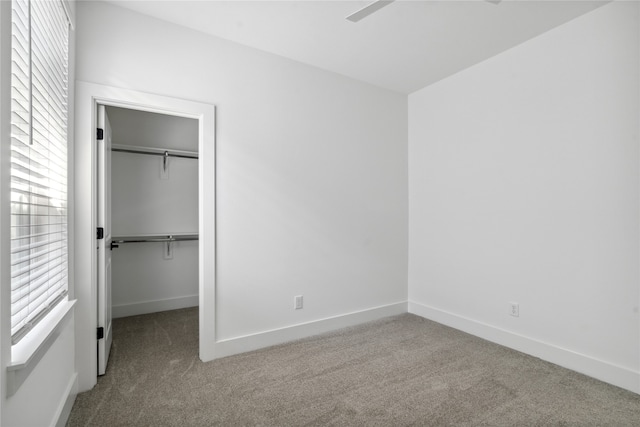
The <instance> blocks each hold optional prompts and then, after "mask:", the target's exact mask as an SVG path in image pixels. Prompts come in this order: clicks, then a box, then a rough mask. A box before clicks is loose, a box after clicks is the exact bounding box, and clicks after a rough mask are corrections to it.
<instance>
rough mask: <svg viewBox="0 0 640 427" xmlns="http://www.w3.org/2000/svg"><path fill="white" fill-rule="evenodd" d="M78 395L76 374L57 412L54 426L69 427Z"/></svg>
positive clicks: (70, 381)
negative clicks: (68, 422)
mask: <svg viewBox="0 0 640 427" xmlns="http://www.w3.org/2000/svg"><path fill="white" fill-rule="evenodd" d="M77 394H78V374H77V373H74V374H73V377H71V379H70V380H69V384H68V385H67V388H66V390H65V393H64V396H65V397H64V399H63V400H62V401H61V402H60V407H59V408H58V410H57V412H56V416H55V417H54V420H53V423H52V424H51V425H52V426H55V427H64V426H66V425H67V421H68V420H69V415H71V409H72V408H73V403H74V402H75V401H76V395H77Z"/></svg>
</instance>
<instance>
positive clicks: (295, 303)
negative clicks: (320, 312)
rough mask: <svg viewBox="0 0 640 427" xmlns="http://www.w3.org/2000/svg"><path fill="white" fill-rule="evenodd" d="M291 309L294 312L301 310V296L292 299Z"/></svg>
mask: <svg viewBox="0 0 640 427" xmlns="http://www.w3.org/2000/svg"><path fill="white" fill-rule="evenodd" d="M293 308H295V309H296V310H300V309H302V295H297V296H295V297H294V301H293Z"/></svg>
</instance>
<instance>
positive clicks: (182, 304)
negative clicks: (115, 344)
mask: <svg viewBox="0 0 640 427" xmlns="http://www.w3.org/2000/svg"><path fill="white" fill-rule="evenodd" d="M198 305H199V299H198V295H189V296H186V297H178V298H168V299H161V300H155V301H143V302H136V303H132V304H121V305H114V306H112V307H111V313H112V315H113V318H114V319H117V318H118V317H129V316H137V315H139V314H149V313H157V312H159V311H169V310H177V309H179V308H187V307H197V306H198Z"/></svg>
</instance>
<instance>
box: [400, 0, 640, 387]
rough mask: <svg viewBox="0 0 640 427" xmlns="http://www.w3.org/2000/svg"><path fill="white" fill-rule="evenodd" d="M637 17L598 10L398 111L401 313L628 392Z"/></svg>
mask: <svg viewBox="0 0 640 427" xmlns="http://www.w3.org/2000/svg"><path fill="white" fill-rule="evenodd" d="M638 15H639V12H638V3H636V2H621V3H613V4H609V5H606V6H604V7H602V8H600V9H597V10H595V11H594V12H591V13H589V14H587V15H584V16H582V17H580V18H577V19H575V20H574V21H571V22H569V23H567V24H565V25H563V26H561V27H559V28H556V29H554V30H552V31H549V32H548V33H545V34H543V35H541V36H539V37H537V38H535V39H532V40H530V41H528V42H526V43H524V44H522V45H520V46H518V47H515V48H513V49H511V50H509V51H507V52H505V53H503V54H500V55H498V56H496V57H493V58H491V59H488V60H486V61H485V62H482V63H480V64H478V65H476V66H474V67H471V68H469V69H467V70H464V71H462V72H460V73H458V74H456V75H453V76H451V77H449V78H447V79H445V80H443V81H440V82H438V83H436V84H434V85H432V86H429V87H427V88H425V89H422V90H420V91H418V92H416V93H414V94H412V95H410V96H409V200H410V204H409V205H410V206H409V236H410V237H409V241H410V245H409V247H410V249H409V253H410V256H409V301H410V304H409V308H410V311H413V312H415V313H418V314H422V315H424V316H426V317H430V318H433V319H436V320H438V321H441V322H444V323H447V324H450V325H453V326H456V327H459V328H461V329H464V330H467V331H470V332H472V333H475V334H477V335H480V336H484V337H486V338H488V339H492V340H494V341H498V342H501V343H503V344H506V345H509V346H512V347H515V348H517V349H521V350H524V351H527V352H529V353H532V354H535V355H537V356H540V357H543V358H546V359H548V360H551V361H554V362H556V363H559V364H563V365H565V366H568V367H570V368H572V369H576V370H579V371H582V372H586V373H588V374H590V375H592V376H595V377H598V378H600V379H604V380H605V381H609V382H613V383H614V384H618V385H620V386H622V387H626V388H628V389H631V390H635V391H636V392H640V383H639V378H640V377H639V375H638V372H639V362H640V354H639V350H640V342H639V338H640V329H639V324H640V323H639V316H638V301H639V295H638V293H639V292H638V290H639V285H638V284H639V283H640V282H639V275H638V273H639V267H640V266H639V255H640V251H639V247H638V245H639V231H640V227H639V226H640V223H639V221H640V209H639V194H640V193H639V190H640V188H639V180H638V178H639V171H640V168H639V162H638V159H639V157H638V154H639V150H638V148H639V145H638V131H639V120H640V115H639V112H640V111H639V110H640V109H639V106H640V103H639V98H640V93H639V77H640V68H639V65H638V64H639V57H640V54H639V38H640V34H639V17H638ZM510 301H515V302H518V303H519V304H520V317H519V318H515V317H510V316H509V315H508V303H509V302H510Z"/></svg>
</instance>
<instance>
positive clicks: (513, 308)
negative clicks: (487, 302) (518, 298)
mask: <svg viewBox="0 0 640 427" xmlns="http://www.w3.org/2000/svg"><path fill="white" fill-rule="evenodd" d="M509 314H510V315H511V316H513V317H520V304H518V303H517V302H510V303H509Z"/></svg>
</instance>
